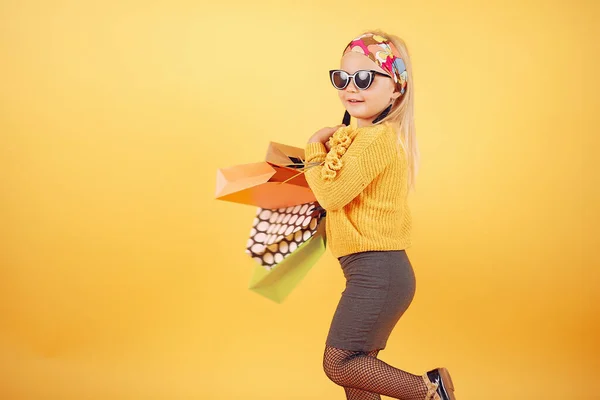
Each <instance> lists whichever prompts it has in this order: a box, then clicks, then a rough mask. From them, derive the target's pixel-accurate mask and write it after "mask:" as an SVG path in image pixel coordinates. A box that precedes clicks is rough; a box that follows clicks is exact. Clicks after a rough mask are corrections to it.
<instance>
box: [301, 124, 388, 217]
mask: <svg viewBox="0 0 600 400" xmlns="http://www.w3.org/2000/svg"><path fill="white" fill-rule="evenodd" d="M318 145H320V146H322V147H323V148H322V149H320V148H319V146H318ZM305 154H306V158H307V161H308V159H309V155H314V154H318V160H320V161H322V160H324V159H325V155H326V153H325V146H323V144H321V143H316V144H315V143H309V144H308V145H307V148H306V153H305ZM397 154H398V153H397V143H396V135H395V134H394V133H393V130H380V131H377V132H376V133H374V134H373V133H371V132H364V134H359V135H358V136H357V137H356V139H355V140H354V141H353V142H352V144H351V145H350V147H349V148H348V150H347V151H346V152H345V154H344V155H343V156H342V157H341V161H342V167H341V169H340V170H339V171H337V174H336V176H335V177H334V178H333V179H331V180H325V179H323V177H322V173H321V171H322V169H323V166H322V165H319V166H315V167H311V168H309V169H308V170H307V171H306V173H305V175H306V181H307V182H308V185H309V187H310V188H311V190H312V192H313V193H314V195H315V197H316V199H317V201H318V202H319V204H320V205H321V207H323V208H324V209H325V210H331V211H333V210H337V209H340V208H342V207H344V206H345V205H347V204H348V203H350V202H351V201H352V200H353V199H354V198H355V197H356V196H358V195H359V194H360V193H361V192H362V191H363V190H364V188H365V187H366V186H367V185H369V183H371V182H372V181H373V179H375V177H377V175H379V174H380V173H381V172H382V171H383V170H384V168H385V167H386V166H387V165H388V164H389V163H390V162H391V160H392V159H393V157H394V156H396V155H397ZM321 157H323V158H322V159H321ZM313 161H317V160H313Z"/></svg>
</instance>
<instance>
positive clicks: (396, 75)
mask: <svg viewBox="0 0 600 400" xmlns="http://www.w3.org/2000/svg"><path fill="white" fill-rule="evenodd" d="M351 51H354V52H357V53H361V54H364V55H365V56H367V57H369V58H370V59H371V60H373V61H374V62H375V63H376V64H377V65H379V66H380V67H381V68H382V69H383V70H385V71H387V72H388V73H389V74H390V75H391V76H392V78H393V79H394V83H396V85H398V87H399V88H400V94H404V92H405V90H406V85H407V81H408V73H407V72H406V66H405V65H404V61H402V58H400V53H399V52H398V49H396V46H394V44H393V43H392V42H391V41H390V40H389V39H386V38H384V37H383V36H379V35H376V34H373V33H366V34H364V35H361V36H359V37H357V38H356V39H353V40H352V41H351V42H350V43H349V44H348V46H346V48H345V49H344V53H343V54H342V56H343V55H344V54H346V53H349V52H351Z"/></svg>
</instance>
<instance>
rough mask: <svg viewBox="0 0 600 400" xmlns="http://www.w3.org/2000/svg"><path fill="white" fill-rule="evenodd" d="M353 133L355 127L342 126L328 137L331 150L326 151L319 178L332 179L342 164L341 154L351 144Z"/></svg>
mask: <svg viewBox="0 0 600 400" xmlns="http://www.w3.org/2000/svg"><path fill="white" fill-rule="evenodd" d="M355 134H356V132H355V129H353V128H352V127H350V126H342V127H341V128H339V129H338V130H337V131H335V133H334V134H333V135H332V136H331V137H330V138H329V141H328V144H329V146H330V147H331V150H329V153H327V156H326V157H325V162H324V165H323V169H322V170H321V178H322V179H323V180H324V181H332V180H333V179H334V178H335V177H336V175H337V172H338V171H339V170H340V169H341V168H342V166H343V165H344V163H343V161H342V156H343V155H344V154H345V153H346V151H347V150H348V147H350V145H351V144H352V140H353V139H354V136H355Z"/></svg>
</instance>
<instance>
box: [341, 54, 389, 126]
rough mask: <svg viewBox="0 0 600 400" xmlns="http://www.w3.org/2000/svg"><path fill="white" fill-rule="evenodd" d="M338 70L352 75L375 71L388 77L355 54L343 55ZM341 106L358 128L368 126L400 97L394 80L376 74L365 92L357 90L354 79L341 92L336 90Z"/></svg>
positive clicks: (362, 57)
mask: <svg viewBox="0 0 600 400" xmlns="http://www.w3.org/2000/svg"><path fill="white" fill-rule="evenodd" d="M340 69H342V70H344V71H346V72H348V73H350V74H353V73H355V72H356V71H358V70H360V69H366V70H370V69H372V70H375V71H379V72H382V73H384V74H386V75H388V76H389V75H390V74H389V73H388V72H386V71H385V70H384V69H382V68H381V67H380V66H379V65H377V64H376V63H375V62H373V61H372V60H371V59H370V58H369V57H367V56H365V55H364V54H360V53H357V52H352V51H351V52H349V53H346V54H344V56H343V57H342V60H341V64H340ZM338 95H339V96H340V100H341V101H342V105H343V106H344V108H345V109H346V110H348V113H350V115H351V116H352V117H353V118H356V120H357V125H358V126H359V127H361V126H366V125H370V124H371V123H372V121H373V120H374V119H375V118H377V116H378V115H379V114H380V113H381V112H382V111H383V110H384V109H385V108H386V107H387V106H388V105H389V104H390V103H391V101H392V99H394V100H395V99H396V98H398V97H399V96H400V92H399V91H397V90H396V87H395V84H394V79H393V78H391V77H390V78H387V77H385V76H381V75H378V74H375V75H373V82H372V83H371V86H369V87H368V88H367V89H366V90H359V89H358V88H357V87H356V86H355V85H354V79H352V80H351V81H350V83H348V86H346V87H345V88H344V89H343V90H338Z"/></svg>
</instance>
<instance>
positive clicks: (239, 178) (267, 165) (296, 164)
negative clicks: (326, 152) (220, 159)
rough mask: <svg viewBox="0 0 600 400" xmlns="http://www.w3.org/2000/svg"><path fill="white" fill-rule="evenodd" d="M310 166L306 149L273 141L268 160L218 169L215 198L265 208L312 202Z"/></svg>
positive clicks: (270, 144) (268, 152)
mask: <svg viewBox="0 0 600 400" xmlns="http://www.w3.org/2000/svg"><path fill="white" fill-rule="evenodd" d="M307 167H308V166H307V165H306V164H305V162H304V149H301V148H299V147H293V146H288V145H284V144H281V143H276V142H270V143H269V147H268V148H267V154H266V157H265V161H262V162H257V163H250V164H241V165H236V166H233V167H227V168H219V169H218V170H217V185H216V193H215V197H216V198H217V199H219V200H224V201H231V202H234V203H241V204H247V205H253V206H258V207H260V208H265V209H275V208H281V207H289V206H295V205H298V204H304V203H308V202H312V201H315V200H316V198H315V196H314V194H313V193H312V191H311V190H310V188H309V186H308V183H307V182H306V178H305V176H304V173H303V171H304V169H305V168H307Z"/></svg>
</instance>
